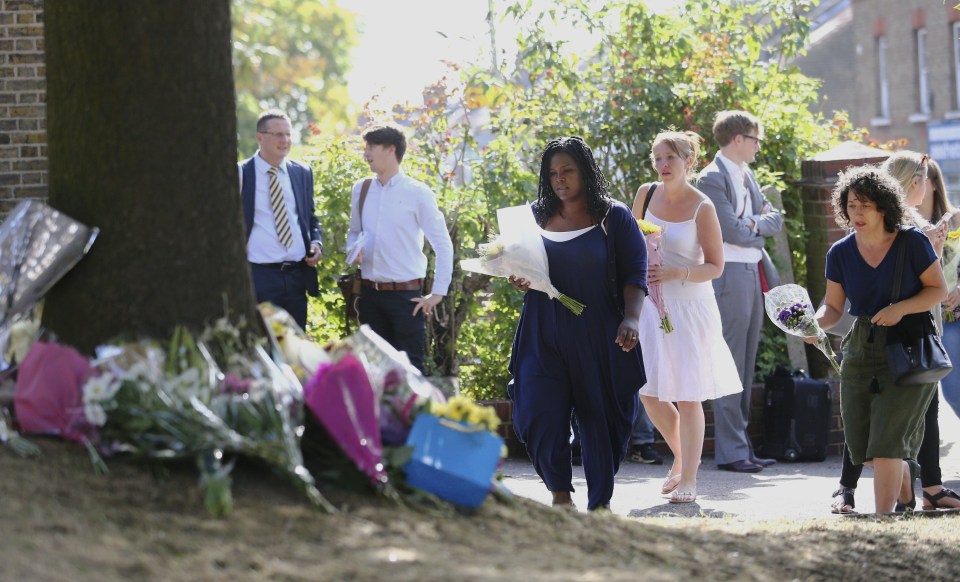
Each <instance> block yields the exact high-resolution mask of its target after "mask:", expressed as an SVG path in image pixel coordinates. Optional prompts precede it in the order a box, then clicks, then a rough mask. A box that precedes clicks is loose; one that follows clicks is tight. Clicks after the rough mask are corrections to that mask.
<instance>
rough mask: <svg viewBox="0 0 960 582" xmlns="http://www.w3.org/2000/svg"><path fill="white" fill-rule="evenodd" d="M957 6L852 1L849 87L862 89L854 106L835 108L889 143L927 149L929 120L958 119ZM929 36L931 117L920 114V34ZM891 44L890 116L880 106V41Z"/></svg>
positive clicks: (911, 0)
mask: <svg viewBox="0 0 960 582" xmlns="http://www.w3.org/2000/svg"><path fill="white" fill-rule="evenodd" d="M955 4H956V2H944V1H943V0H853V11H854V19H853V29H852V37H853V40H854V42H855V48H856V51H855V52H854V56H853V60H852V63H851V66H850V70H849V71H848V72H847V74H846V75H845V77H844V78H845V80H847V81H848V82H849V83H850V85H852V86H855V87H858V88H859V89H860V90H859V91H857V92H856V93H855V94H854V99H853V101H852V102H850V103H839V102H835V103H834V107H836V108H845V109H847V110H848V111H849V112H850V116H851V121H853V122H854V124H855V125H856V126H860V127H866V128H868V129H869V130H870V133H871V134H872V135H873V137H875V138H877V139H879V140H881V141H886V140H889V139H895V138H907V140H908V141H909V143H908V146H907V148H908V149H911V150H915V151H920V152H925V151H927V122H928V121H938V120H942V119H955V118H958V117H960V111H957V102H958V99H957V98H958V96H957V95H956V88H955V87H956V86H955V84H954V74H953V70H952V69H953V40H952V28H951V23H952V21H954V20H956V19H957V18H960V11H958V10H956V9H955V8H953V6H954V5H955ZM919 28H922V29H925V30H926V32H927V50H926V63H927V72H928V78H927V80H928V85H927V90H928V93H929V95H930V100H931V111H930V114H929V115H923V114H922V113H921V111H920V96H919V73H918V71H917V52H916V31H917V29H919ZM880 37H882V38H884V39H885V41H886V44H887V51H886V57H887V79H888V88H889V105H890V112H889V117H887V118H883V117H882V116H881V115H880V111H879V108H878V97H877V88H878V87H879V81H878V64H877V62H878V57H877V42H878V41H877V39H878V38H880Z"/></svg>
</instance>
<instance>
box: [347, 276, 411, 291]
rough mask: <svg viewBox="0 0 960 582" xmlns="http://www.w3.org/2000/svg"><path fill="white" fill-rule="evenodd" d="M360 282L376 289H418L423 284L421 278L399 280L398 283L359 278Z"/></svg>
mask: <svg viewBox="0 0 960 582" xmlns="http://www.w3.org/2000/svg"><path fill="white" fill-rule="evenodd" d="M360 283H361V284H362V285H363V286H364V287H373V288H374V289H376V290H377V291H419V290H420V287H421V286H422V285H423V279H414V280H412V281H400V282H399V283H380V282H377V281H371V280H370V279H361V280H360Z"/></svg>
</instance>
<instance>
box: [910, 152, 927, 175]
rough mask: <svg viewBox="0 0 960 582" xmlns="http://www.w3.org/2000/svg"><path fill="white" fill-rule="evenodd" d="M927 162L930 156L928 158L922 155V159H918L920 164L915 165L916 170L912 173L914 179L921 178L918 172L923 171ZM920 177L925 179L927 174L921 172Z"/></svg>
mask: <svg viewBox="0 0 960 582" xmlns="http://www.w3.org/2000/svg"><path fill="white" fill-rule="evenodd" d="M929 160H930V156H928V155H927V154H923V157H922V158H920V163H919V164H917V169H916V170H914V171H913V175H914V176H916V177H918V178H919V177H921V174H920V170H922V169H923V165H924V164H926V163H927V161H929ZM922 177H923V178H926V177H927V173H926V172H923V174H922Z"/></svg>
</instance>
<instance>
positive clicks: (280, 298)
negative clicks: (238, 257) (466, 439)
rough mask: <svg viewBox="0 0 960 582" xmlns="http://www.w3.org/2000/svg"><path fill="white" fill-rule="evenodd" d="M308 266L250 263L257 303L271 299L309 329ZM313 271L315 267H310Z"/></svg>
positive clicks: (270, 300)
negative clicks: (296, 266)
mask: <svg viewBox="0 0 960 582" xmlns="http://www.w3.org/2000/svg"><path fill="white" fill-rule="evenodd" d="M305 269H306V267H302V268H292V269H287V270H285V271H284V270H280V269H278V268H274V267H264V266H261V265H258V264H256V263H250V272H251V273H252V274H253V288H254V290H255V291H256V293H257V303H260V302H262V301H269V302H270V303H273V304H274V305H276V306H277V307H281V308H283V309H284V310H285V311H286V312H287V313H289V314H290V316H291V317H293V319H294V321H296V322H297V324H298V325H299V326H300V327H301V328H303V329H304V330H306V329H307V286H306V284H305V282H304V281H305V280H306V274H305V272H304V271H305ZM310 270H311V271H313V269H310Z"/></svg>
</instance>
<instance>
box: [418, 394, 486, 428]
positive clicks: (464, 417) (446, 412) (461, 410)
mask: <svg viewBox="0 0 960 582" xmlns="http://www.w3.org/2000/svg"><path fill="white" fill-rule="evenodd" d="M430 414H432V415H433V416H436V417H439V418H449V419H450V420H456V421H458V422H464V423H466V424H469V425H472V426H475V427H478V428H482V429H486V430H489V431H490V432H494V433H495V432H496V431H497V428H498V427H499V426H500V417H498V416H497V411H496V410H494V409H493V408H491V407H489V406H480V405H479V404H477V403H476V402H474V401H473V400H471V399H470V398H468V397H466V396H462V395H461V396H454V397H453V398H451V399H450V400H448V401H447V402H437V401H436V400H432V401H431V402H430Z"/></svg>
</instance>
